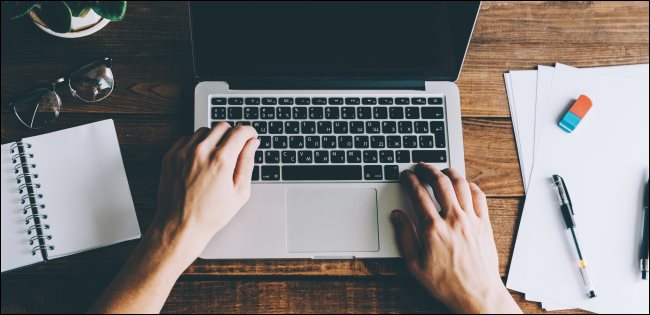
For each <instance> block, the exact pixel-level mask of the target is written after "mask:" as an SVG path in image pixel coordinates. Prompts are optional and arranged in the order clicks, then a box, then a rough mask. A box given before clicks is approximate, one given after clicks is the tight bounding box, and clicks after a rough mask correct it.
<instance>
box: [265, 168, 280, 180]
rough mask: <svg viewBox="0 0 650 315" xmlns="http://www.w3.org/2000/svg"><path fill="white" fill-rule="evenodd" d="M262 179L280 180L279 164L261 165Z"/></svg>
mask: <svg viewBox="0 0 650 315" xmlns="http://www.w3.org/2000/svg"><path fill="white" fill-rule="evenodd" d="M262 180H269V181H274V180H280V167H279V166H266V165H265V166H262Z"/></svg>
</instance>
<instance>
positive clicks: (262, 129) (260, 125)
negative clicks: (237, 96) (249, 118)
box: [251, 121, 268, 135]
mask: <svg viewBox="0 0 650 315" xmlns="http://www.w3.org/2000/svg"><path fill="white" fill-rule="evenodd" d="M251 125H252V126H253V128H255V130H257V133H258V134H260V135H263V134H265V133H266V130H267V129H266V128H267V126H268V125H267V124H266V121H254V122H253V123H252V124H251Z"/></svg>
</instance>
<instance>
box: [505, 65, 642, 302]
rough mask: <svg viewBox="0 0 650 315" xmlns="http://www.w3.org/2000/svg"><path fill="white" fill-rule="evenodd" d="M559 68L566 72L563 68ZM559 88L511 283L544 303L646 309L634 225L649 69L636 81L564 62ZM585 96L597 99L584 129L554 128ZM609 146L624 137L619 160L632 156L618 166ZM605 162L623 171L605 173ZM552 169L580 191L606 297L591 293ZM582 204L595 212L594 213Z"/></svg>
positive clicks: (576, 196) (591, 258) (539, 149)
mask: <svg viewBox="0 0 650 315" xmlns="http://www.w3.org/2000/svg"><path fill="white" fill-rule="evenodd" d="M560 69H561V70H562V71H561V75H560V73H558V71H559V70H560ZM560 79H561V81H560V82H558V80H560ZM553 86H554V88H553V93H552V94H553V97H552V98H551V99H550V101H549V102H548V107H549V109H548V110H547V115H546V116H545V118H544V119H543V120H540V117H537V121H538V122H540V121H541V122H542V125H541V126H540V127H542V128H544V129H543V130H545V131H544V132H545V134H544V136H543V137H541V139H542V140H541V144H540V145H539V146H538V145H536V149H535V151H536V154H537V155H536V157H535V163H534V165H535V166H534V170H533V174H534V175H533V177H532V178H531V185H530V187H529V193H528V197H527V201H526V206H525V209H524V216H523V217H522V222H521V224H520V229H519V234H518V239H517V243H516V245H515V252H514V255H513V263H512V265H511V269H510V275H509V277H508V287H509V288H511V289H513V290H517V291H522V292H526V294H527V298H529V297H530V298H537V297H543V299H542V300H544V301H545V302H546V301H551V302H552V303H560V304H564V305H572V306H576V307H579V308H583V309H587V310H591V311H596V312H621V311H622V312H639V311H641V312H645V313H647V312H648V285H647V282H646V283H645V284H644V283H643V282H641V280H640V276H639V272H638V266H637V264H638V259H633V258H634V257H638V253H636V251H638V238H640V231H636V230H632V229H631V227H634V226H637V225H638V221H637V220H638V215H639V214H640V205H641V199H642V194H641V187H642V182H643V179H642V177H643V176H644V175H643V172H644V171H645V169H647V164H648V118H647V117H648V80H647V70H646V72H645V78H642V79H641V80H638V79H637V80H629V81H627V80H621V79H620V78H613V77H609V78H608V77H594V76H593V75H592V74H590V73H588V72H582V73H581V72H580V70H575V69H572V68H569V67H566V66H563V65H558V69H557V70H556V75H555V79H554V82H553ZM580 93H584V94H587V95H589V96H590V97H591V98H592V100H594V104H595V105H594V108H593V109H592V111H591V112H590V113H589V116H588V117H587V118H586V119H585V121H583V122H582V123H581V125H580V126H579V127H578V129H577V130H576V132H574V133H573V134H571V135H567V134H566V133H564V132H563V131H561V130H560V129H559V128H554V126H555V124H556V122H557V119H558V118H559V116H560V115H562V114H563V113H564V111H566V108H567V106H568V105H569V104H570V102H571V99H572V98H575V97H577V95H579V94H580ZM639 94H641V95H639ZM609 104H614V105H609ZM551 108H552V109H551ZM617 113H626V115H625V116H624V117H625V119H612V115H615V114H617ZM591 126H608V127H607V128H598V127H591ZM536 129H537V128H536ZM585 130H588V132H587V131H585ZM630 134H632V135H634V136H629V135H630ZM624 135H627V136H624ZM603 143H616V151H615V153H616V156H625V162H626V163H625V164H624V165H617V164H614V163H612V159H611V156H608V155H607V154H603V153H607V152H608V151H606V150H604V147H603V145H602V144H603ZM555 152H572V153H573V154H556V153H555ZM603 165H609V166H611V167H612V168H616V169H617V170H619V171H618V172H611V171H608V170H607V171H606V172H603V171H601V170H602V169H603ZM633 169H634V170H633ZM625 170H629V171H625ZM553 172H557V173H559V174H561V175H563V176H564V177H565V179H566V180H567V185H568V187H569V189H570V191H571V194H572V198H573V201H574V206H575V207H576V212H577V215H576V220H577V222H578V225H579V231H578V233H581V235H582V240H583V243H584V245H583V247H584V251H585V255H586V258H587V261H588V263H590V264H591V272H592V277H593V278H594V282H595V283H596V288H597V292H599V297H598V298H596V299H593V300H587V299H586V298H585V296H584V288H582V282H581V279H580V277H579V273H578V270H577V269H576V268H575V265H574V264H575V263H576V262H575V258H574V255H575V254H574V249H573V248H571V246H570V245H571V244H570V243H569V239H567V235H566V231H565V229H563V228H562V219H561V217H560V213H559V209H558V206H557V204H556V196H554V195H553V190H552V187H551V186H550V184H549V181H548V178H549V177H550V175H551V174H552V173H553ZM635 177H636V180H634V182H633V180H632V178H635ZM603 178H604V179H603ZM572 183H574V184H573V185H572ZM592 183H602V184H598V185H596V184H592ZM612 183H616V184H612ZM633 187H634V188H633ZM594 196H597V197H594ZM622 196H627V198H626V197H622ZM578 209H589V210H588V211H589V212H588V215H587V214H585V213H584V212H580V210H578ZM612 209H628V210H629V211H623V212H617V214H618V215H617V216H615V217H611V216H610V214H611V212H612V211H613V210H612ZM637 210H638V211H637ZM614 218H615V219H614ZM541 231H543V232H541ZM603 231H607V232H608V233H603ZM625 232H630V233H625ZM632 232H638V233H632ZM633 234H635V235H633ZM636 234H638V235H636ZM621 244H629V245H627V246H621ZM612 253H618V254H615V255H612ZM625 266H628V267H627V268H626V267H625ZM522 267H525V268H522ZM531 270H534V272H532V271H531ZM572 280H573V281H572ZM558 283H560V284H561V285H558ZM599 283H600V284H601V286H599V285H598V284H599Z"/></svg>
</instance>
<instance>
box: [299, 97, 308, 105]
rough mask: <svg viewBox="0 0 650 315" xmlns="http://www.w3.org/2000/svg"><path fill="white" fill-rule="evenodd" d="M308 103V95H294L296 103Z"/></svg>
mask: <svg viewBox="0 0 650 315" xmlns="http://www.w3.org/2000/svg"><path fill="white" fill-rule="evenodd" d="M310 103H311V101H310V100H309V97H296V105H309V104H310Z"/></svg>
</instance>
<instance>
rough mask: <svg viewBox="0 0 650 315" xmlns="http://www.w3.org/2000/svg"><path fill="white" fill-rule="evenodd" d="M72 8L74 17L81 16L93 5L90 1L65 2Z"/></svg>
mask: <svg viewBox="0 0 650 315" xmlns="http://www.w3.org/2000/svg"><path fill="white" fill-rule="evenodd" d="M64 2H65V4H67V5H68V8H70V12H71V13H72V16H81V15H82V14H83V12H84V10H86V9H87V8H90V6H91V3H90V2H88V1H64Z"/></svg>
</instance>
